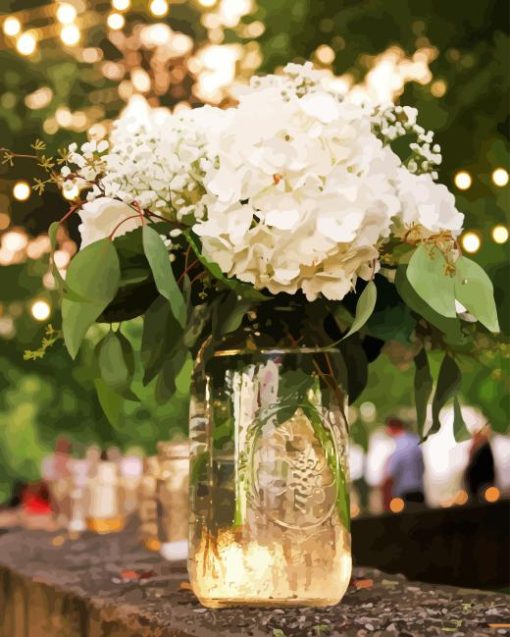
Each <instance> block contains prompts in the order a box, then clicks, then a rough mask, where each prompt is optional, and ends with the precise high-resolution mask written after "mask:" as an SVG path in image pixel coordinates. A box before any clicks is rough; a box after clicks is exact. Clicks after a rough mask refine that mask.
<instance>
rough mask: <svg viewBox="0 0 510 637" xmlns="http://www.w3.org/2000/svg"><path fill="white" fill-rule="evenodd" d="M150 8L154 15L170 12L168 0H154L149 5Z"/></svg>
mask: <svg viewBox="0 0 510 637" xmlns="http://www.w3.org/2000/svg"><path fill="white" fill-rule="evenodd" d="M149 10H150V12H151V13H152V15H155V16H158V17H160V16H164V15H166V14H167V13H168V2H166V0H152V2H151V3H150V5H149Z"/></svg>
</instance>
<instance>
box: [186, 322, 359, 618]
mask: <svg viewBox="0 0 510 637" xmlns="http://www.w3.org/2000/svg"><path fill="white" fill-rule="evenodd" d="M290 318H291V317H290V316H289V319H290ZM287 322H288V320H287ZM271 327H272V330H271V331H272V332H275V331H276V332H277V333H279V332H281V330H280V326H278V327H277V328H276V329H275V322H274V321H273V324H272V326H271ZM283 333H284V332H283ZM239 336H241V338H239ZM288 337H289V338H278V336H277V337H276V339H275V337H274V336H273V337H272V338H269V339H266V338H265V334H264V332H263V331H262V326H261V324H260V322H255V323H254V324H253V325H250V326H248V327H244V328H243V329H242V330H240V334H237V335H236V337H235V338H229V339H223V341H221V342H220V343H219V345H218V346H216V347H213V345H212V341H211V340H210V341H209V342H206V344H205V345H204V346H203V348H202V350H201V353H200V355H199V356H198V358H197V362H196V367H195V372H194V377H193V385H192V400H191V414H190V438H191V445H192V446H191V464H190V497H191V503H190V554H189V562H188V570H189V575H190V581H191V586H192V588H193V591H194V593H195V594H196V596H197V597H198V599H199V600H200V602H201V603H202V604H203V605H204V606H207V607H210V608H221V607H228V606H239V605H260V606H285V605H296V606H303V605H305V606H328V605H332V604H336V603H337V602H339V601H340V599H341V598H342V596H343V595H344V593H345V591H346V589H347V586H348V584H349V579H350V574H351V550H350V532H349V497H348V476H347V466H346V455H347V443H348V432H347V422H346V418H345V413H346V408H347V404H346V395H345V392H344V391H343V389H342V387H341V386H340V384H339V383H338V380H337V378H336V374H335V373H334V371H333V370H335V369H341V368H342V365H343V362H342V360H341V355H340V353H339V352H338V351H337V350H335V349H328V348H322V347H320V346H308V347H306V346H304V347H303V346H297V345H296V344H295V343H296V340H295V339H294V337H291V336H290V333H289V334H288ZM289 339H290V342H291V346H290V347H289V346H288V342H289ZM275 340H276V342H278V344H279V346H278V347H276V346H275V345H274V343H275ZM285 345H287V346H285Z"/></svg>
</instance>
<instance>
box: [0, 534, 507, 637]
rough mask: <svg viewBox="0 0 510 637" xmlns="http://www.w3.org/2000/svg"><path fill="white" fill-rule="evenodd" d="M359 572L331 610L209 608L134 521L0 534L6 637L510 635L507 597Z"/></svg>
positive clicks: (1, 628) (0, 612)
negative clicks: (139, 534)
mask: <svg viewBox="0 0 510 637" xmlns="http://www.w3.org/2000/svg"><path fill="white" fill-rule="evenodd" d="M355 578H357V579H355V580H354V585H352V586H351V587H350V589H349V591H348V593H347V594H346V596H345V598H344V600H343V601H342V603H341V604H339V605H338V606H335V607H332V608H327V609H320V610H319V609H299V608H298V609H285V610H283V609H271V610H269V609H268V610H265V609H242V610H241V609H239V610H238V609H225V610H217V611H211V610H207V609H204V608H202V607H201V606H200V605H199V604H198V602H197V601H196V600H195V598H194V596H193V594H192V593H191V592H190V591H189V590H187V587H186V584H184V585H183V582H186V581H187V574H186V570H185V565H184V564H178V565H172V566H171V565H169V564H168V563H167V562H164V561H163V560H161V559H160V558H159V556H158V555H155V554H151V553H149V552H147V551H145V550H144V549H142V548H141V547H140V546H139V545H138V543H137V541H136V534H135V533H134V532H133V531H131V530H129V529H128V530H126V531H124V532H123V533H120V534H117V535H110V536H106V537H98V536H93V535H90V534H85V535H84V536H82V537H81V538H79V539H75V540H73V539H70V538H68V537H67V536H65V535H62V534H58V533H57V534H56V533H46V532H43V531H19V530H16V531H10V532H8V533H6V534H5V535H3V536H2V537H0V581H1V589H0V637H219V636H223V635H225V636H231V637H332V636H340V635H345V636H347V637H349V636H351V635H352V636H356V637H365V636H368V635H374V636H376V637H383V636H384V637H386V636H391V635H393V636H394V635H399V636H402V637H405V636H420V637H421V636H423V635H442V636H445V635H446V636H448V635H449V636H452V637H463V636H464V635H465V636H472V637H486V636H487V637H489V636H491V637H495V636H497V635H508V636H510V612H509V601H510V597H507V596H505V595H500V594H494V593H486V592H483V591H476V590H467V589H459V588H455V587H449V586H437V585H432V584H422V583H412V582H409V581H407V580H406V579H405V578H404V577H403V576H400V575H385V574H384V573H381V572H380V571H375V570H373V569H366V568H363V569H355ZM505 624H506V626H505Z"/></svg>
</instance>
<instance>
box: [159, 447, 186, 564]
mask: <svg viewBox="0 0 510 637" xmlns="http://www.w3.org/2000/svg"><path fill="white" fill-rule="evenodd" d="M158 463H159V472H158V479H157V498H158V528H159V532H158V535H159V540H160V542H161V547H160V553H161V555H162V556H163V557H164V558H165V559H167V560H171V561H177V560H185V559H186V558H187V556H188V525H189V517H188V500H189V494H188V489H189V441H187V440H186V441H174V442H160V443H158Z"/></svg>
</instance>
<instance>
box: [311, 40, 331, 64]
mask: <svg viewBox="0 0 510 637" xmlns="http://www.w3.org/2000/svg"><path fill="white" fill-rule="evenodd" d="M315 55H316V57H317V60H318V61H319V62H320V63H321V64H332V63H333V62H334V60H335V52H334V51H333V49H332V48H331V47H330V46H328V45H327V44H321V45H320V46H319V47H318V48H317V50H316V51H315Z"/></svg>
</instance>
